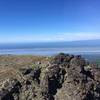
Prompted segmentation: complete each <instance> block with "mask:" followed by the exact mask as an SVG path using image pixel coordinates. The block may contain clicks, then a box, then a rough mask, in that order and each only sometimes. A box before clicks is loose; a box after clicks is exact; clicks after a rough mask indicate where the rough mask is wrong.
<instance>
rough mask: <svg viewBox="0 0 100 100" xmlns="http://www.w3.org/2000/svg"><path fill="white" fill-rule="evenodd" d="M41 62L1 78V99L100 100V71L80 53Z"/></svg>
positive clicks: (54, 57)
mask: <svg viewBox="0 0 100 100" xmlns="http://www.w3.org/2000/svg"><path fill="white" fill-rule="evenodd" d="M38 62H39V61H37V62H35V63H32V64H31V65H30V67H29V66H28V67H26V68H20V70H18V69H17V73H15V75H16V76H17V77H13V78H12V77H9V78H7V79H5V80H4V81H2V83H0V86H1V87H0V100H100V70H99V69H98V68H97V66H96V65H93V64H90V63H89V62H87V61H85V59H84V58H82V57H81V56H80V55H78V56H74V55H69V54H64V53H60V54H58V55H56V56H53V57H50V58H48V59H47V58H45V60H44V61H43V62H42V61H41V62H40V63H38ZM15 70H16V69H14V70H13V71H15Z"/></svg>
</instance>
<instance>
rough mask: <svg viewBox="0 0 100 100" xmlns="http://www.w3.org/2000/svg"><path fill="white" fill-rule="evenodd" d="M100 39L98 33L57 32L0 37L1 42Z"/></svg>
mask: <svg viewBox="0 0 100 100" xmlns="http://www.w3.org/2000/svg"><path fill="white" fill-rule="evenodd" d="M93 39H100V33H57V34H51V35H50V34H41V35H38V34H37V35H34V34H33V35H30V34H27V35H17V36H16V35H13V36H9V37H4V38H2V37H1V38H0V43H1V42H45V41H46V42H47V41H50V42H52V41H78V40H93Z"/></svg>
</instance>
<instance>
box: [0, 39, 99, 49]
mask: <svg viewBox="0 0 100 100" xmlns="http://www.w3.org/2000/svg"><path fill="white" fill-rule="evenodd" d="M84 46H85V47H92V46H95V47H99V46H100V40H82V41H72V42H68V41H67V42H66V41H65V42H41V43H5V44H0V49H25V48H63V47H64V48H65V47H84Z"/></svg>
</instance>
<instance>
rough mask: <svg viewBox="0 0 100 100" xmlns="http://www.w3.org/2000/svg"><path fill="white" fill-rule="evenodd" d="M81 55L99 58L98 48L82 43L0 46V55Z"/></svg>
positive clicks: (99, 49)
mask: <svg viewBox="0 0 100 100" xmlns="http://www.w3.org/2000/svg"><path fill="white" fill-rule="evenodd" d="M61 52H63V53H68V54H74V55H83V56H85V57H86V58H89V59H93V60H94V59H99V58H100V46H98V45H83V44H82V43H81V44H80V43H78V42H77V43H76V44H75V42H74V43H25V44H0V55H5V54H13V55H42V56H52V55H56V54H58V53H61Z"/></svg>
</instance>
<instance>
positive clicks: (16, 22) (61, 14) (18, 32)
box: [0, 0, 100, 43]
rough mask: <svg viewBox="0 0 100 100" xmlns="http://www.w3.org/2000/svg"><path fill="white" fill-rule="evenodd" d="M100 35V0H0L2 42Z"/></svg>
mask: <svg viewBox="0 0 100 100" xmlns="http://www.w3.org/2000/svg"><path fill="white" fill-rule="evenodd" d="M90 39H100V0H0V43H3V42H4V43H5V42H45V41H74V40H75V41H76V40H90Z"/></svg>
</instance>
